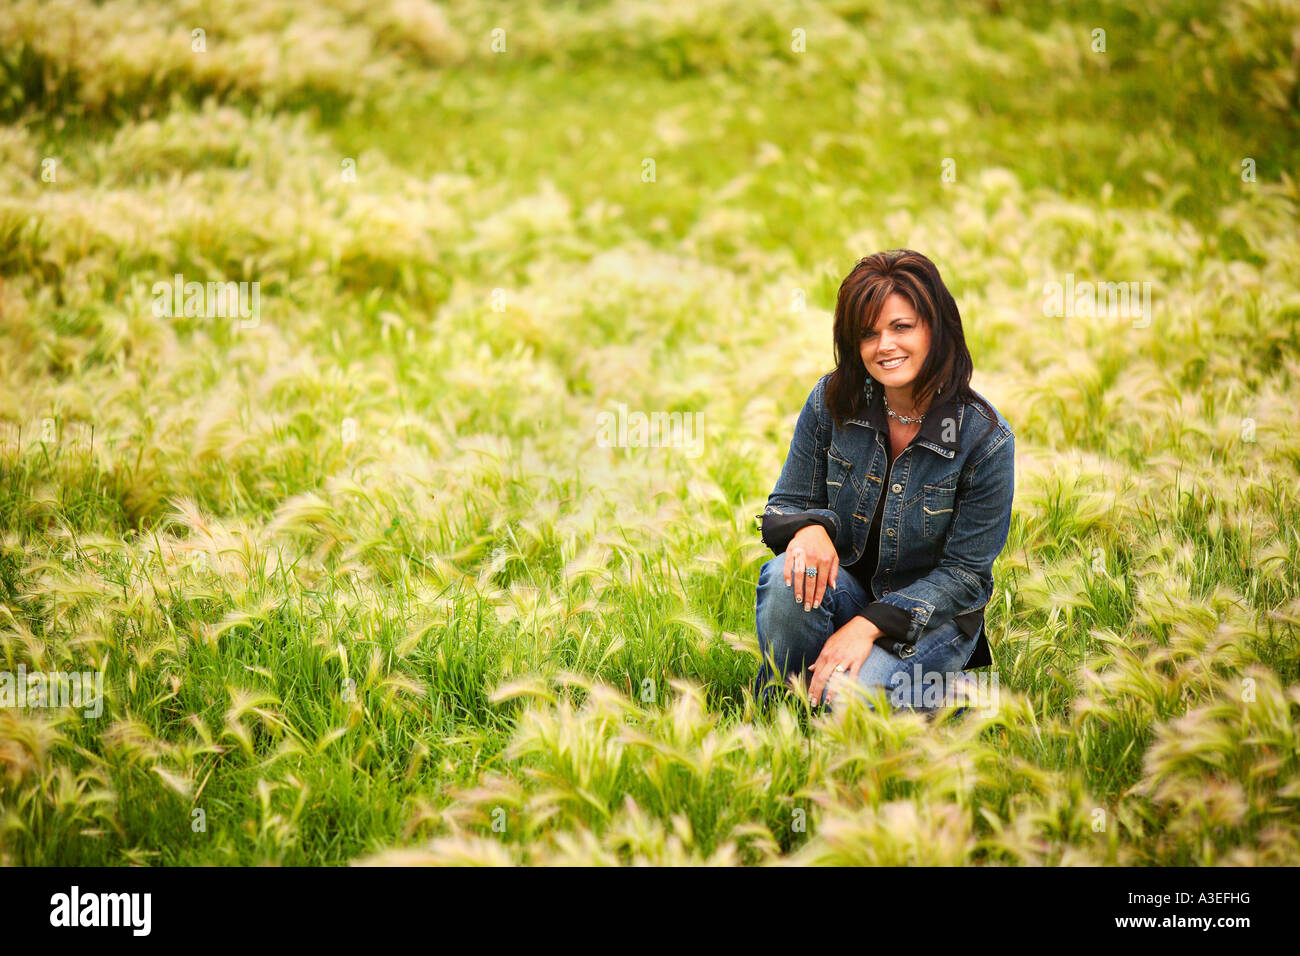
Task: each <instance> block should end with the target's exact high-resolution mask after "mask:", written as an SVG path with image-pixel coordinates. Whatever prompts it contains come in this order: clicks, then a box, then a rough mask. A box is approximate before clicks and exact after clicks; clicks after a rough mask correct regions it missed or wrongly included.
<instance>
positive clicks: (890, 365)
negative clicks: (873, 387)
mask: <svg viewBox="0 0 1300 956" xmlns="http://www.w3.org/2000/svg"><path fill="white" fill-rule="evenodd" d="M904 358H906V356H904ZM902 364H903V359H901V358H900V359H893V360H891V361H888V362H881V363H880V367H881V368H898V366H900V365H902Z"/></svg>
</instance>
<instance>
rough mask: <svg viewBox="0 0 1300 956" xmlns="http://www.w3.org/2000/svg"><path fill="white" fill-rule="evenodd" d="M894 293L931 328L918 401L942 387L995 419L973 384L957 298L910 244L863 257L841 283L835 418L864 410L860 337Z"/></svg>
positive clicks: (832, 402) (831, 390) (916, 388)
mask: <svg viewBox="0 0 1300 956" xmlns="http://www.w3.org/2000/svg"><path fill="white" fill-rule="evenodd" d="M895 293H897V294H898V295H901V296H902V297H903V298H904V299H906V300H907V301H908V302H910V303H911V304H912V308H913V309H915V310H916V314H917V316H918V317H919V318H920V320H921V321H922V322H924V323H925V324H926V326H927V327H928V328H929V329H930V352H929V354H928V355H926V357H925V362H924V363H923V364H922V365H921V370H920V372H918V373H917V376H916V379H915V380H914V381H913V382H912V394H913V397H914V398H915V400H916V404H917V405H924V404H925V403H926V401H927V400H928V399H929V398H930V396H932V395H935V394H937V393H938V391H939V390H940V389H941V390H942V400H943V401H948V400H949V399H950V398H951V399H954V400H957V401H964V402H972V403H975V404H978V405H982V406H983V407H984V408H986V409H988V414H989V418H990V420H991V422H992V423H996V422H997V412H996V411H995V410H994V409H993V406H992V405H990V404H989V403H988V402H987V401H985V400H984V399H982V398H980V397H979V396H978V395H976V394H975V393H974V392H973V391H972V390H971V387H970V377H971V371H972V370H973V365H972V364H971V357H970V349H968V348H967V347H966V336H965V334H964V333H963V332H962V328H961V313H960V312H959V311H958V310H957V303H956V301H954V300H953V297H952V293H950V292H949V291H948V287H947V286H945V285H944V284H943V279H941V278H940V277H939V269H938V268H937V267H936V266H935V264H934V263H933V262H931V261H930V260H929V259H928V258H926V257H925V256H923V255H921V253H919V252H914V251H912V250H911V249H891V250H889V251H887V252H877V253H875V254H874V255H870V256H866V257H864V258H862V259H859V260H858V262H857V264H856V265H855V266H854V267H853V271H851V272H850V273H849V274H848V275H847V276H846V277H845V279H844V281H843V282H842V283H840V293H839V297H838V298H837V299H836V302H835V331H834V334H835V371H833V372H832V373H831V376H830V378H829V379H827V381H826V406H827V408H828V409H829V410H830V413H831V416H832V417H833V418H834V419H835V421H836V423H837V424H840V423H842V422H843V421H844V420H845V419H846V418H862V417H865V415H866V411H867V396H866V386H867V378H868V377H869V373H868V372H867V367H866V366H865V365H863V364H862V352H861V346H862V336H863V335H864V334H865V333H866V332H868V331H869V330H871V328H872V327H873V326H874V325H875V324H876V320H877V319H878V318H879V316H880V310H881V307H882V306H883V305H884V304H885V300H886V299H888V298H889V297H890V296H891V295H894V294H895ZM872 381H873V382H874V381H875V379H872ZM987 434H988V432H987V431H985V435H987ZM981 440H982V439H981Z"/></svg>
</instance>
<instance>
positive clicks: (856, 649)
mask: <svg viewBox="0 0 1300 956" xmlns="http://www.w3.org/2000/svg"><path fill="white" fill-rule="evenodd" d="M881 633H882V632H881V630H880V628H878V627H876V625H874V624H872V623H871V622H870V621H868V620H867V619H866V618H865V617H861V616H858V617H855V618H853V620H851V621H849V622H848V623H847V624H845V625H844V626H843V627H841V628H840V629H839V630H838V631H836V632H835V633H834V634H832V635H831V636H830V637H828V638H827V639H826V643H825V644H823V645H822V652H821V654H820V655H819V656H818V658H817V660H816V661H814V662H813V665H812V667H810V668H809V670H810V671H812V673H813V679H812V683H811V684H809V685H808V703H809V704H810V705H811V706H813V707H816V706H817V702H818V701H820V700H821V697H822V692H823V691H826V703H828V704H829V703H830V702H831V698H832V697H833V696H834V694H832V693H830V692H829V691H827V688H826V685H827V683H828V682H829V681H830V679H831V676H832V675H834V674H836V673H842V674H843V675H844V676H847V677H848V679H849V680H851V681H856V680H857V679H858V671H859V670H861V669H862V665H863V663H865V662H866V659H867V656H868V655H869V654H870V653H871V648H872V646H873V645H874V644H875V643H876V638H877V637H879V636H880V634H881Z"/></svg>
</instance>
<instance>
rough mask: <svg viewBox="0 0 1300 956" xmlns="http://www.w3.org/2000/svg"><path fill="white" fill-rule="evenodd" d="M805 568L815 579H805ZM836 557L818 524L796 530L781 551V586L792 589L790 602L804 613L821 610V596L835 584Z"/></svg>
mask: <svg viewBox="0 0 1300 956" xmlns="http://www.w3.org/2000/svg"><path fill="white" fill-rule="evenodd" d="M808 568H816V569H817V577H815V578H814V577H808V576H807V575H806V574H805V572H806V571H807V569H808ZM839 575H840V556H839V553H838V552H837V551H836V550H835V544H834V543H833V542H832V541H831V537H830V535H828V534H827V533H826V529H825V528H823V527H822V526H821V525H819V524H810V525H808V526H807V527H805V528H800V529H799V531H798V532H797V533H796V534H795V536H794V537H793V538H791V539H790V544H789V545H787V546H786V549H785V586H786V587H791V586H792V585H793V587H794V599H795V601H796V602H798V603H800V604H802V605H803V609H804V610H805V611H809V610H812V609H813V608H815V607H821V604H822V595H824V594H825V593H826V588H827V586H828V585H829V586H830V587H832V588H834V587H835V585H836V583H837V582H838V581H839Z"/></svg>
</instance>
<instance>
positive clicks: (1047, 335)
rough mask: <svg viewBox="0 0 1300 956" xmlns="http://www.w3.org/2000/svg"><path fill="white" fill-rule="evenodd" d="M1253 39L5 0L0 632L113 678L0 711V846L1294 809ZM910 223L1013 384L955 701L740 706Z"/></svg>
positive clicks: (1156, 860) (828, 12)
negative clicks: (851, 350) (813, 424)
mask: <svg viewBox="0 0 1300 956" xmlns="http://www.w3.org/2000/svg"><path fill="white" fill-rule="evenodd" d="M1139 11H1140V12H1139ZM1097 30H1102V31H1104V34H1098V33H1096V32H1095V31H1097ZM195 31H201V32H195ZM1102 40H1104V50H1103V49H1100V48H1099V47H1100V45H1101V41H1102ZM1298 76H1300V5H1297V4H1296V3H1294V2H1285V3H1282V2H1262V0H1253V2H1252V0H1155V2H1152V3H1147V4H1140V5H1139V4H1136V3H1134V4H1127V3H1105V2H1102V3H1075V2H1055V3H1042V2H1033V0H1004V2H1003V0H985V2H983V3H975V2H969V3H957V2H947V3H941V2H937V0H919V2H916V3H910V4H906V5H897V4H885V3H884V2H881V0H832V2H826V3H812V2H807V3H796V2H785V0H778V2H764V3H752V2H745V0H692V2H681V3H677V2H673V3H661V2H653V0H610V2H602V0H589V2H571V3H568V4H563V5H562V4H558V3H540V2H501V0H484V2H472V3H470V2H459V0H457V2H449V3H445V4H443V5H441V6H439V5H435V4H432V3H429V2H426V0H326V2H320V3H311V4H307V3H303V4H301V5H299V4H296V3H291V2H289V0H256V2H254V0H192V2H182V0H138V2H124V0H106V2H102V3H92V2H90V0H76V2H54V3H43V2H35V0H18V2H13V0H4V2H3V4H0V177H2V178H3V189H2V191H0V670H3V671H5V672H7V673H9V674H18V673H19V672H20V669H21V671H22V672H23V673H26V674H32V673H41V674H52V673H58V672H66V673H72V672H95V673H97V674H102V692H103V694H102V700H101V701H100V703H101V712H99V713H98V714H95V713H93V712H91V710H90V709H89V708H78V707H75V706H64V707H49V706H47V707H39V706H28V707H20V706H17V705H16V704H15V705H11V706H0V861H2V862H4V863H7V864H24V865H27V864H38V865H45V864H75V865H85V864H112V865H119V864H144V865H177V864H180V865H194V864H255V863H258V864H261V863H270V864H331V865H336V864H348V863H417V862H419V863H485V864H496V863H529V864H557V863H609V864H628V863H639V862H649V863H657V864H666V863H692V864H694V863H710V864H751V865H752V864H771V863H796V864H843V863H855V864H896V863H909V864H973V865H1001V864H1027V865H1038V864H1048V865H1055V864H1123V865H1162V866H1163V865H1189V864H1191V865H1251V864H1297V863H1300V756H1298V753H1300V644H1298V642H1297V638H1298V636H1300V427H1298V426H1300V418H1298V416H1297V408H1298V407H1300V216H1298V215H1297V202H1298V201H1300V190H1298V188H1297V171H1296V161H1297V157H1298V156H1300V80H1298ZM895 247H908V248H913V249H917V250H919V251H921V252H924V253H925V254H926V255H928V256H930V257H931V258H932V259H934V260H935V262H936V263H937V264H938V265H939V268H940V270H941V272H942V274H943V276H944V278H945V280H946V281H947V283H948V284H949V287H950V288H951V289H952V291H953V293H954V295H955V296H956V297H957V300H958V303H959V305H960V307H961V310H962V315H963V319H964V324H965V329H966V335H967V341H968V343H969V344H970V348H971V352H972V355H973V358H974V361H975V368H976V372H975V379H974V382H973V385H974V387H975V388H976V389H977V390H979V391H980V392H981V393H982V394H983V395H985V396H986V397H988V398H989V399H990V400H991V401H992V402H993V403H994V404H995V405H996V406H997V407H998V409H999V411H1001V412H1002V414H1003V415H1004V416H1005V417H1006V419H1007V420H1008V421H1009V422H1010V423H1011V425H1012V428H1013V429H1014V431H1015V435H1016V446H1017V449H1018V451H1019V455H1018V460H1017V462H1016V482H1017V488H1016V496H1015V510H1014V514H1013V519H1012V525H1011V534H1010V539H1009V541H1008V543H1007V546H1006V548H1005V550H1004V551H1003V553H1002V555H1001V557H1000V558H999V560H998V563H997V565H996V566H995V568H994V573H995V576H996V578H997V589H996V592H995V595H994V598H993V600H992V601H991V602H990V605H989V607H988V610H987V628H988V634H989V638H990V641H991V645H992V648H993V654H994V658H995V661H996V664H995V668H994V671H995V673H996V676H997V681H998V684H997V686H998V688H999V691H1000V693H999V697H998V705H997V707H996V708H991V709H988V710H978V711H970V712H968V713H966V714H965V715H962V716H959V717H955V718H954V717H952V715H950V714H945V716H943V717H941V718H940V719H938V720H936V721H934V722H933V723H931V722H927V721H926V720H924V719H923V718H921V717H919V716H917V715H914V714H908V713H888V712H885V711H883V710H882V711H872V710H870V709H868V708H866V707H863V706H851V707H846V708H845V709H844V710H842V711H839V712H837V713H835V714H832V715H814V714H809V713H808V712H807V708H806V707H801V706H800V705H799V704H798V703H796V702H793V701H792V702H789V703H787V704H783V705H782V706H781V707H779V708H778V709H776V710H775V711H774V712H772V713H769V714H756V713H755V712H754V708H753V701H752V698H751V697H750V696H749V686H750V682H751V680H752V678H753V675H754V673H755V670H756V668H757V663H758V659H757V655H758V650H757V641H756V637H755V634H754V588H755V584H756V581H757V576H758V569H759V567H760V566H761V565H762V563H763V561H765V560H766V559H767V558H768V557H769V556H770V552H769V551H768V550H767V549H766V548H765V547H764V546H763V544H762V543H761V541H760V540H759V536H758V533H757V531H756V529H755V527H754V515H755V514H756V513H759V512H761V511H762V509H763V505H764V503H765V501H766V498H767V495H768V493H769V492H770V491H771V489H772V486H773V484H774V483H775V481H776V477H777V475H778V473H779V471H780V468H781V464H782V462H783V460H784V456H785V453H786V450H787V445H788V443H789V440H790V436H791V433H792V429H793V425H794V420H795V417H796V415H797V413H798V411H799V409H800V408H801V407H802V404H803V401H804V399H805V398H806V397H807V395H808V392H809V390H810V389H811V387H812V385H813V384H814V383H815V381H816V379H817V377H818V376H819V375H821V374H822V373H823V372H825V371H828V370H829V369H830V368H831V366H832V357H831V335H830V328H831V310H832V309H833V306H834V297H835V293H836V291H837V289H838V286H839V283H840V281H841V279H842V278H843V277H844V276H845V275H846V274H847V273H848V271H849V270H850V269H851V268H852V266H853V264H854V262H855V261H856V260H857V259H858V258H860V257H861V256H863V255H866V254H868V253H871V252H875V251H878V250H880V249H887V248H895ZM177 276H179V277H181V278H180V279H179V280H177V279H176V278H175V277H177ZM1067 276H1069V277H1070V281H1071V282H1075V281H1090V282H1111V283H1117V282H1137V283H1149V286H1147V288H1149V290H1150V300H1151V310H1150V314H1149V315H1148V316H1147V317H1146V320H1145V321H1134V320H1133V319H1132V318H1131V317H1128V316H1124V315H1115V314H1113V312H1112V313H1110V314H1103V315H1095V316H1094V315H1089V314H1086V311H1084V312H1080V311H1079V310H1075V314H1070V315H1064V316H1056V315H1051V314H1049V312H1050V311H1051V310H1049V309H1048V308H1046V307H1045V288H1046V284H1047V283H1051V282H1062V283H1063V282H1065V281H1066V277H1067ZM174 282H179V283H180V284H181V288H182V291H183V295H182V296H181V297H179V298H178V297H173V298H172V301H171V302H170V308H169V307H168V303H167V302H166V301H164V300H165V299H166V293H165V291H161V292H160V291H159V290H167V289H172V288H174V285H173V283H174ZM189 282H198V283H202V284H206V283H209V282H233V283H240V282H244V283H249V284H251V283H256V287H255V288H256V289H257V290H258V292H257V296H258V297H257V298H256V300H255V301H254V305H255V307H254V308H251V309H248V310H246V311H245V312H238V313H236V314H234V315H230V314H225V315H218V314H215V313H216V311H218V310H216V309H214V305H213V302H211V301H208V300H207V299H204V300H203V301H202V302H199V301H198V300H197V299H194V300H191V298H190V294H189V293H188V292H184V284H185V283H189ZM252 288H253V287H252V286H251V285H250V286H249V289H250V291H249V292H245V291H244V290H243V289H240V290H239V295H240V296H241V298H240V302H241V303H242V304H243V305H244V306H248V305H249V301H248V297H249V295H250V294H251V289H252ZM160 303H161V305H160ZM191 304H193V306H194V307H193V308H187V306H189V305H191ZM218 304H220V305H225V304H228V303H227V302H226V300H222V302H220V303H218ZM222 311H224V310H222ZM160 313H161V314H160ZM620 405H625V406H626V407H627V409H630V410H632V411H640V412H643V413H647V414H648V413H651V412H680V413H683V414H685V415H691V416H694V417H695V420H696V421H698V422H702V425H703V436H702V441H701V443H700V445H699V447H698V449H695V450H694V451H697V452H698V454H692V453H688V449H685V448H683V447H657V448H656V447H638V446H636V445H635V444H632V445H624V446H622V447H618V446H615V447H606V445H605V444H602V443H600V442H598V441H597V438H596V435H597V422H598V416H600V415H601V414H602V413H611V412H614V413H616V412H617V410H618V408H619V406H620ZM2 691H3V686H0V692H2ZM0 700H2V698H0Z"/></svg>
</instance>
